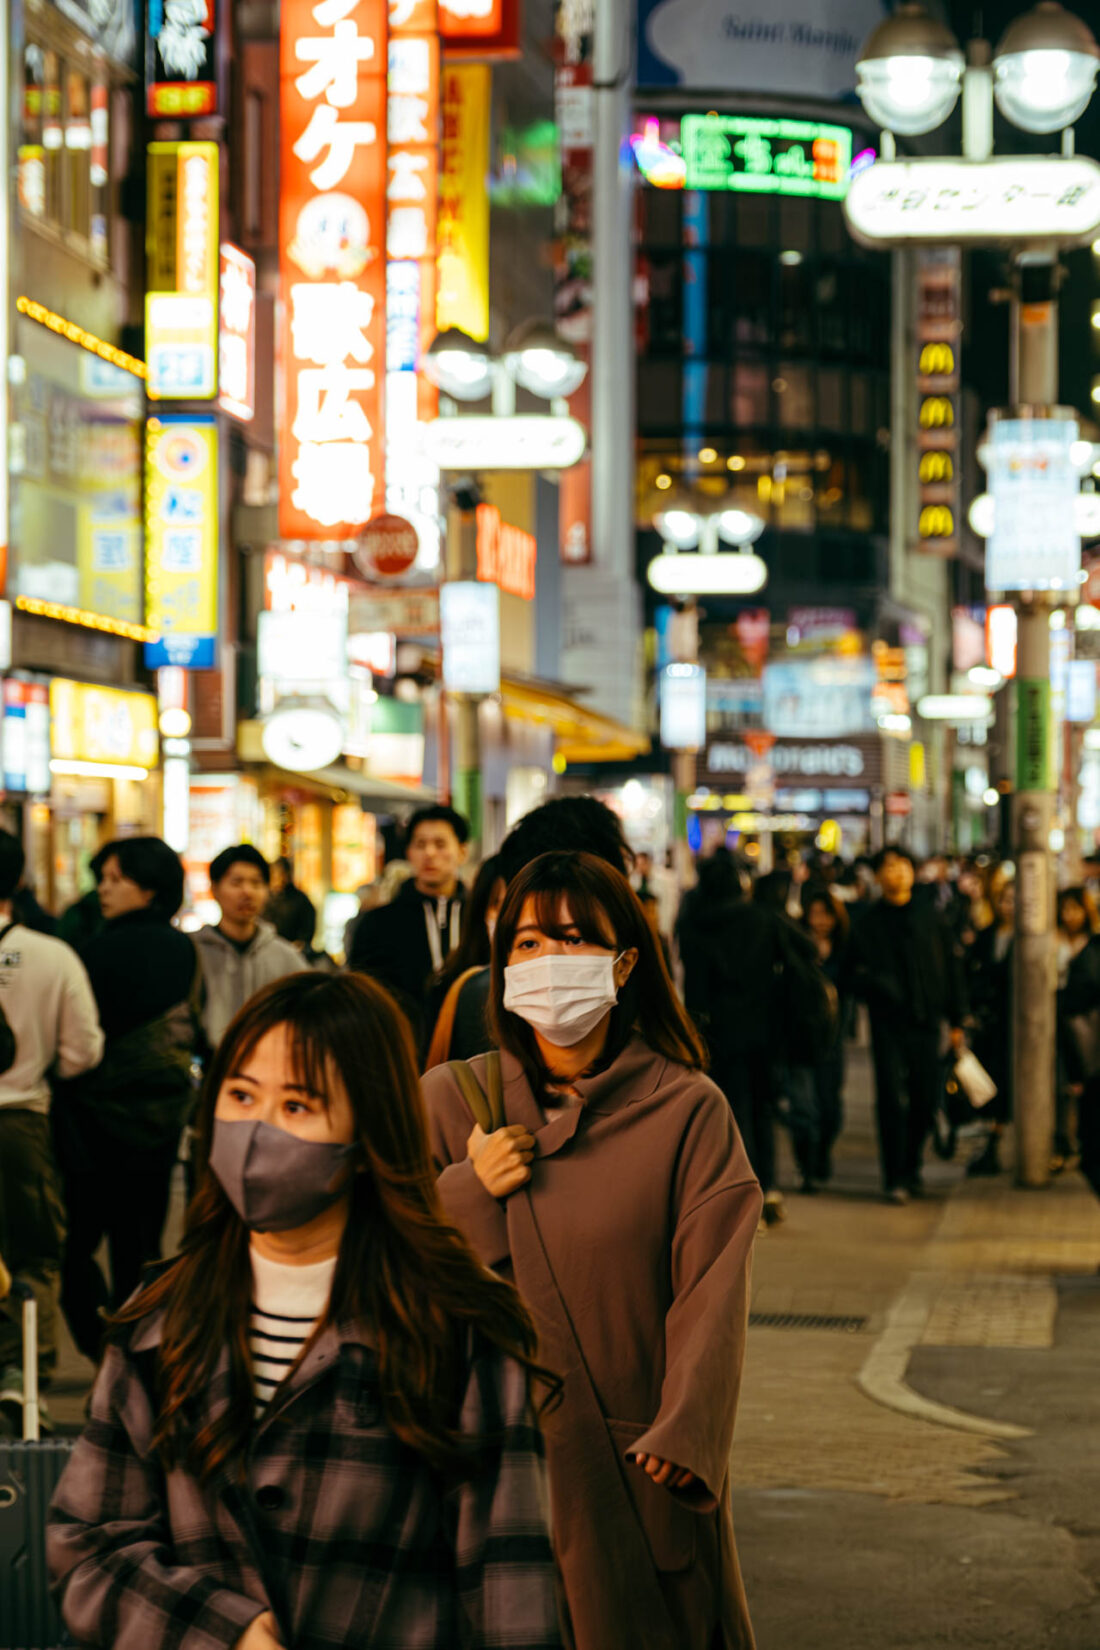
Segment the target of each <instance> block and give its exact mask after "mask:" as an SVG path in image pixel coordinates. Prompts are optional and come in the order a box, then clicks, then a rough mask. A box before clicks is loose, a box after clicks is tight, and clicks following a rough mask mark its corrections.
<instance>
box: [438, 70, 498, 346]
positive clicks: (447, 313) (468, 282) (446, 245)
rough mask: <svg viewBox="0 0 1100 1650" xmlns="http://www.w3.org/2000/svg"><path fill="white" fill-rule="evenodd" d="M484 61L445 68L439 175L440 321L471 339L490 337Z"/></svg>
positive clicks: (486, 80) (488, 100) (488, 102)
mask: <svg viewBox="0 0 1100 1650" xmlns="http://www.w3.org/2000/svg"><path fill="white" fill-rule="evenodd" d="M491 103H492V98H491V70H490V69H489V66H488V64H485V63H467V64H463V65H461V67H458V66H454V65H450V66H448V67H446V68H445V69H444V71H443V149H442V157H441V166H440V173H439V220H438V235H437V244H438V247H439V258H438V268H439V290H438V293H437V295H436V325H437V327H438V329H439V331H440V332H444V331H445V330H446V329H447V328H448V327H458V328H459V330H460V331H462V332H465V333H466V334H467V335H468V336H469V337H470V338H476V339H478V340H484V339H486V338H488V336H489V193H488V188H487V179H488V175H489V114H490V107H491Z"/></svg>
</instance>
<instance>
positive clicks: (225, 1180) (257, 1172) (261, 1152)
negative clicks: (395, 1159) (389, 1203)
mask: <svg viewBox="0 0 1100 1650" xmlns="http://www.w3.org/2000/svg"><path fill="white" fill-rule="evenodd" d="M358 1156H359V1147H358V1145H357V1144H353V1145H350V1146H335V1145H331V1144H329V1142H327V1141H319V1140H299V1138H298V1136H297V1135H295V1134H288V1133H287V1131H286V1130H285V1129H276V1128H274V1127H273V1126H272V1125H271V1124H270V1123H260V1122H241V1123H227V1122H223V1121H222V1119H221V1118H216V1119H215V1121H214V1142H213V1145H212V1146H211V1148H210V1167H211V1169H212V1170H213V1171H214V1173H215V1175H216V1176H217V1177H218V1180H219V1181H220V1183H221V1187H222V1190H223V1192H224V1193H225V1195H226V1197H227V1198H228V1199H229V1201H230V1203H232V1205H233V1207H234V1209H236V1211H237V1213H238V1214H239V1215H240V1217H241V1219H242V1220H243V1221H244V1223H245V1225H246V1226H247V1227H248V1229H249V1231H250V1232H292V1231H294V1230H295V1228H296V1227H299V1226H308V1225H309V1223H310V1221H311V1220H316V1219H317V1216H318V1215H323V1214H324V1212H325V1210H326V1209H331V1207H332V1205H333V1204H334V1203H335V1202H336V1201H337V1200H338V1199H339V1198H341V1197H342V1196H343V1194H344V1192H345V1191H346V1190H347V1188H348V1185H349V1183H350V1177H349V1175H348V1174H347V1173H346V1170H347V1168H348V1166H349V1165H350V1164H351V1163H352V1162H353V1161H354V1160H355V1158H357V1157H358Z"/></svg>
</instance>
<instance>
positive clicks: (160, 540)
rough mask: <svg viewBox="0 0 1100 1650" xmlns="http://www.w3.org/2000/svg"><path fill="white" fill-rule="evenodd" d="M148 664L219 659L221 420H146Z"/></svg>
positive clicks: (196, 665)
mask: <svg viewBox="0 0 1100 1650" xmlns="http://www.w3.org/2000/svg"><path fill="white" fill-rule="evenodd" d="M145 617H146V623H147V624H149V625H150V626H151V627H152V628H153V629H154V630H159V632H160V637H161V639H160V641H159V642H152V643H147V644H146V648H145V663H146V665H148V666H149V668H150V669H155V668H158V667H159V666H162V665H186V666H189V667H190V668H191V669H193V670H201V669H210V668H212V667H213V664H214V639H215V637H216V636H217V633H218V425H217V420H216V419H215V418H214V417H213V416H212V415H209V414H208V415H205V416H204V415H203V414H197V415H192V416H186V415H183V414H179V415H172V414H161V415H160V416H159V417H154V418H150V419H149V420H148V422H147V423H146V426H145Z"/></svg>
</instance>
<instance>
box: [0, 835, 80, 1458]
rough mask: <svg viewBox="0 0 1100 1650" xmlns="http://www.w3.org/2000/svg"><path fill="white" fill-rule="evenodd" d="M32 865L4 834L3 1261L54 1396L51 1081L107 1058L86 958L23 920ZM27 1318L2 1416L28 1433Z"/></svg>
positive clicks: (56, 1233) (0, 1381)
mask: <svg viewBox="0 0 1100 1650" xmlns="http://www.w3.org/2000/svg"><path fill="white" fill-rule="evenodd" d="M23 863H24V855H23V845H22V843H21V842H20V841H19V839H18V838H17V837H15V836H13V835H12V834H11V833H10V832H9V831H0V1009H2V1011H3V1016H4V1018H5V1020H6V1021H7V1024H8V1026H9V1027H10V1029H11V1032H12V1034H13V1036H14V1051H13V1052H14V1057H13V1058H12V1059H11V1061H10V1064H8V1066H7V1069H6V1070H3V1071H2V1074H0V1255H3V1257H4V1262H5V1266H6V1268H7V1270H8V1272H10V1273H13V1274H14V1275H15V1277H16V1279H17V1280H19V1281H20V1282H22V1283H25V1284H28V1285H29V1286H30V1288H31V1289H32V1290H33V1291H34V1296H35V1300H36V1301H37V1304H38V1376H39V1381H40V1383H41V1385H42V1388H43V1390H45V1388H46V1387H47V1386H48V1384H49V1381H50V1378H51V1376H52V1374H53V1370H54V1366H55V1364H56V1361H57V1339H58V1337H57V1327H58V1326H57V1308H58V1301H59V1298H60V1293H61V1260H62V1254H63V1250H64V1242H65V1211H64V1204H63V1201H62V1194H61V1180H60V1176H59V1174H58V1170H57V1165H56V1161H55V1158H54V1153H53V1149H52V1146H51V1140H50V1116H49V1113H50V1081H49V1074H51V1073H54V1074H56V1075H57V1076H59V1077H70V1078H71V1077H76V1076H78V1074H79V1073H80V1072H83V1071H87V1070H88V1068H89V1067H91V1066H94V1065H95V1064H96V1062H97V1061H98V1060H99V1058H100V1056H101V1055H102V1053H103V1032H102V1031H101V1030H100V1025H99V1017H98V1015H97V1013H96V1005H95V998H94V997H93V995H92V988H91V986H90V985H89V983H88V975H87V973H86V971H85V968H84V965H83V963H82V962H80V960H79V958H78V957H77V956H76V953H75V952H74V951H72V950H71V949H70V948H69V947H68V946H67V945H65V944H63V942H62V941H61V940H58V939H52V938H50V937H49V936H48V935H45V934H38V933H34V932H32V931H31V930H30V929H27V928H23V927H22V926H20V925H19V924H18V923H17V922H16V921H15V920H14V918H13V915H12V901H13V898H14V896H15V892H16V890H17V888H18V886H19V880H20V878H21V877H22V875H23ZM11 1052H12V1050H11V1049H9V1053H11ZM7 1293H8V1291H5V1295H7ZM18 1314H19V1307H18V1305H17V1303H15V1302H14V1301H11V1300H8V1302H7V1304H6V1305H3V1306H0V1411H2V1412H4V1414H5V1416H6V1418H7V1419H8V1420H9V1421H10V1424H11V1429H12V1430H13V1431H14V1432H16V1433H17V1434H20V1433H21V1432H22V1427H21V1419H22V1404H23V1339H22V1330H21V1325H20V1322H19V1315H18Z"/></svg>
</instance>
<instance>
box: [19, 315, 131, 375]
mask: <svg viewBox="0 0 1100 1650" xmlns="http://www.w3.org/2000/svg"><path fill="white" fill-rule="evenodd" d="M15 307H16V309H17V310H18V311H19V313H20V315H25V316H26V317H27V319H28V320H29V321H37V322H38V324H39V326H43V327H49V329H50V331H51V332H56V333H58V334H59V335H60V337H62V338H67V339H68V340H69V342H70V343H71V344H79V345H80V347H81V349H86V350H90V351H91V353H92V354H93V355H98V356H99V358H100V360H101V361H109V362H110V363H111V365H112V367H120V368H121V369H122V371H123V372H132V373H133V375H134V377H135V378H144V377H146V376H147V373H146V366H145V362H144V361H139V360H138V359H137V356H136V355H127V353H126V351H125V350H124V349H118V348H117V347H116V346H115V345H114V344H108V343H107V341H106V339H104V338H97V337H96V335H95V333H94V332H88V331H86V330H85V328H84V327H79V326H77V324H76V322H75V321H67V320H66V319H65V317H64V315H58V314H57V313H56V311H54V310H52V309H47V308H46V306H45V304H36V303H35V301H34V299H33V298H17V299H16V300H15Z"/></svg>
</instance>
